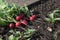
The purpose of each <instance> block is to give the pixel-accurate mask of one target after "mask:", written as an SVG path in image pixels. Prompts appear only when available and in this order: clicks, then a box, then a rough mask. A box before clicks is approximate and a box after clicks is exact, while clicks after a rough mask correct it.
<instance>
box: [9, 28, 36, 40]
mask: <svg viewBox="0 0 60 40" xmlns="http://www.w3.org/2000/svg"><path fill="white" fill-rule="evenodd" d="M35 31H36V30H35V29H29V28H28V29H27V30H26V31H25V32H20V31H16V32H14V31H13V30H10V31H9V32H10V33H12V35H10V36H9V40H18V39H19V38H23V39H25V40H30V38H31V36H32V35H33V33H34V32H35Z"/></svg>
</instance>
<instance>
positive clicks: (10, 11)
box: [0, 0, 30, 25]
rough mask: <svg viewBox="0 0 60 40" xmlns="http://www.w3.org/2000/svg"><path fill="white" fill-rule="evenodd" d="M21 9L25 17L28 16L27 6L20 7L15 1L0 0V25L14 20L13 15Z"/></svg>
mask: <svg viewBox="0 0 60 40" xmlns="http://www.w3.org/2000/svg"><path fill="white" fill-rule="evenodd" d="M21 11H23V12H24V14H25V15H26V16H27V17H29V16H30V12H29V10H28V8H27V6H24V7H20V6H18V5H16V4H15V3H12V4H9V3H7V2H6V1H5V0H0V25H7V24H8V23H10V22H16V21H15V19H14V17H15V16H17V15H19V14H20V13H21Z"/></svg>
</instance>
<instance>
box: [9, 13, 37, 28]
mask: <svg viewBox="0 0 60 40" xmlns="http://www.w3.org/2000/svg"><path fill="white" fill-rule="evenodd" d="M36 18H37V16H36V15H31V16H30V17H29V18H28V17H26V16H25V14H24V13H20V15H18V16H16V18H15V20H16V23H10V24H9V27H10V28H14V27H20V26H21V24H23V25H25V26H26V25H27V23H28V21H27V20H30V21H34V20H35V19H36Z"/></svg>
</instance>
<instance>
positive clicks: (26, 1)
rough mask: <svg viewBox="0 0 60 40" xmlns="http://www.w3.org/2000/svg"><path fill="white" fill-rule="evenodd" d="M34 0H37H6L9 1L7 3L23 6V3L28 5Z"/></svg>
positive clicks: (34, 0)
mask: <svg viewBox="0 0 60 40" xmlns="http://www.w3.org/2000/svg"><path fill="white" fill-rule="evenodd" d="M36 1H38V0H7V2H9V3H17V4H18V5H20V6H23V5H24V4H26V5H29V4H32V3H34V2H36Z"/></svg>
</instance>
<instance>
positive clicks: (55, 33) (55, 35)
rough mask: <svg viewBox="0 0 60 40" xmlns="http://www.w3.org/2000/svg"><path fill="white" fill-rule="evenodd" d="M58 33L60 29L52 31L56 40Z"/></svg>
mask: <svg viewBox="0 0 60 40" xmlns="http://www.w3.org/2000/svg"><path fill="white" fill-rule="evenodd" d="M59 33H60V30H57V31H56V32H54V34H53V36H54V39H55V40H57V37H58V34H59Z"/></svg>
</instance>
